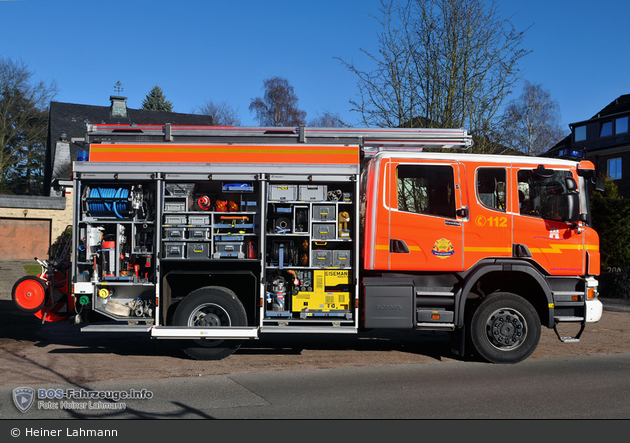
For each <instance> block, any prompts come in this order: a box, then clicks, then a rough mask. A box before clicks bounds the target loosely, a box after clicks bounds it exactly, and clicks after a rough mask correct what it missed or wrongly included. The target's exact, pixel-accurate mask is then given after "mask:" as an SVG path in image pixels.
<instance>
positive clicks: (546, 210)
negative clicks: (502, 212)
mask: <svg viewBox="0 0 630 443" xmlns="http://www.w3.org/2000/svg"><path fill="white" fill-rule="evenodd" d="M567 177H573V174H571V171H553V175H551V176H550V177H541V176H539V175H537V174H535V173H534V171H533V170H531V169H522V170H520V171H518V195H519V208H520V213H521V214H522V215H528V216H531V217H540V218H543V219H545V220H553V221H564V220H568V218H569V217H568V216H569V211H568V209H569V207H568V204H567V197H566V196H567V194H569V190H568V189H567V185H566V178H567Z"/></svg>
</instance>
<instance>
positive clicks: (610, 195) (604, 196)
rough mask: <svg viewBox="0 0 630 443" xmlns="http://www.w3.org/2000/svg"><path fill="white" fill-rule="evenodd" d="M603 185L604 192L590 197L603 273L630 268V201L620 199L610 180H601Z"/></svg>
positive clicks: (607, 178)
mask: <svg viewBox="0 0 630 443" xmlns="http://www.w3.org/2000/svg"><path fill="white" fill-rule="evenodd" d="M604 182H605V184H606V187H605V189H604V192H594V193H593V196H592V198H591V214H592V222H593V228H594V229H595V231H597V233H598V234H599V251H600V254H601V267H602V271H605V270H606V269H608V268H613V267H614V268H626V267H628V266H630V200H627V199H623V198H621V197H620V196H619V190H618V188H617V185H615V182H613V180H612V179H611V178H610V177H606V178H604Z"/></svg>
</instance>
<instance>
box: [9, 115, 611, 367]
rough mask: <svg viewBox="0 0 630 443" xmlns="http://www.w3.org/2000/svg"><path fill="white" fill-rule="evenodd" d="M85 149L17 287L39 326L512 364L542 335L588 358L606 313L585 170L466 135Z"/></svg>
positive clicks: (389, 134) (235, 133)
mask: <svg viewBox="0 0 630 443" xmlns="http://www.w3.org/2000/svg"><path fill="white" fill-rule="evenodd" d="M85 146H86V147H87V148H88V149H89V151H88V153H82V155H81V156H80V160H81V161H76V162H74V165H73V183H72V185H73V187H74V192H73V195H74V215H73V223H72V225H71V226H70V227H69V229H68V232H67V234H68V235H67V236H68V238H69V239H70V240H69V241H68V242H67V243H66V244H65V245H64V246H65V247H63V248H61V247H60V248H59V250H61V252H60V253H59V254H58V256H57V257H56V258H55V257H53V258H50V259H49V260H47V261H41V263H42V264H43V265H44V267H45V269H44V271H43V272H42V274H41V275H40V276H39V277H25V278H23V279H21V280H19V281H18V282H16V284H15V286H14V288H13V299H14V301H15V303H16V304H17V306H18V307H19V308H20V309H22V310H24V311H28V312H33V313H34V314H35V315H36V316H37V317H39V318H40V319H42V322H45V321H58V320H63V319H71V321H73V322H75V323H76V324H81V325H82V326H81V327H80V329H81V331H82V332H89V333H102V334H107V333H112V332H122V333H126V334H136V333H137V334H148V335H150V336H151V337H153V338H157V339H176V340H178V341H179V343H180V344H181V345H182V349H183V350H184V352H185V353H186V354H188V355H189V356H190V357H192V358H195V359H201V360H217V359H221V358H224V357H227V356H229V355H230V354H232V353H233V352H234V351H235V350H237V349H238V347H239V346H240V345H241V343H242V342H243V341H244V340H246V339H257V338H260V337H261V336H263V335H264V334H305V335H308V334H330V337H331V339H333V337H335V336H338V334H357V333H361V332H363V331H365V330H371V329H398V330H408V331H410V332H411V331H415V330H426V331H443V332H448V333H450V335H451V338H452V343H453V346H452V349H453V351H454V352H455V353H456V354H458V355H462V356H463V355H468V354H469V352H475V353H476V354H477V355H478V356H480V357H482V358H483V359H485V360H487V361H490V362H495V363H516V362H519V361H522V360H524V359H526V358H527V357H528V356H529V355H531V354H532V352H533V351H534V350H535V349H536V347H537V345H538V342H539V339H540V335H541V329H542V327H543V326H544V327H547V328H553V329H554V331H555V332H556V334H557V335H558V338H559V339H560V340H562V341H564V342H574V341H578V340H579V338H580V335H581V334H582V332H583V331H584V328H585V325H586V323H587V322H597V321H598V320H599V319H600V318H601V315H602V304H601V302H600V301H599V300H598V291H597V286H598V283H597V279H596V276H597V275H598V274H599V272H600V258H599V239H598V236H597V234H596V232H595V231H594V230H593V229H592V227H591V222H590V213H589V203H588V193H589V187H590V186H591V185H592V184H594V183H595V182H596V179H595V170H594V165H593V164H592V163H591V162H588V161H581V160H561V159H552V158H535V157H527V156H503V155H477V154H467V153H465V152H462V151H465V150H467V149H468V148H469V147H470V146H472V138H471V136H470V135H469V134H468V133H467V131H465V130H459V129H358V128H357V129H354V128H341V129H340V128H307V127H297V128H275V127H273V128H269V127H267V128H257V127H189V126H172V125H168V124H167V125H163V126H162V125H160V126H134V125H131V126H126V125H88V126H87V134H86V138H85ZM428 151H433V152H428ZM447 151H449V152H447ZM83 154H87V155H86V158H83ZM70 251H71V259H67V258H66V257H65V256H66V254H70ZM559 325H566V326H567V327H568V328H569V329H572V330H575V331H577V333H575V332H573V331H572V333H570V334H569V335H568V336H563V335H562V334H561V333H560V332H559V329H558V327H559ZM563 327H565V326H563Z"/></svg>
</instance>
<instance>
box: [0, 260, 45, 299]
mask: <svg viewBox="0 0 630 443" xmlns="http://www.w3.org/2000/svg"><path fill="white" fill-rule="evenodd" d="M36 264H37V262H36V261H35V260H0V300H11V290H12V289H13V285H14V284H15V282H16V281H18V280H19V279H20V278H22V277H24V276H25V275H26V271H25V270H24V265H36Z"/></svg>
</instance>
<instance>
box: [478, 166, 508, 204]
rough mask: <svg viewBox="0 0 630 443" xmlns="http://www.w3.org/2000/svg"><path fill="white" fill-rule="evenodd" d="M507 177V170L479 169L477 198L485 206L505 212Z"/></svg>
mask: <svg viewBox="0 0 630 443" xmlns="http://www.w3.org/2000/svg"><path fill="white" fill-rule="evenodd" d="M506 177H507V172H506V170H505V168H479V169H477V198H478V199H479V201H480V202H481V204H482V205H483V206H485V207H487V208H490V209H493V210H495V211H502V212H505V208H506V196H507V192H506V191H507V186H506Z"/></svg>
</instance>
